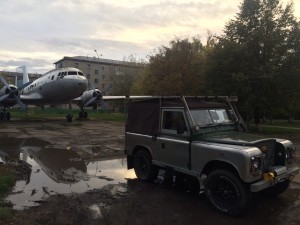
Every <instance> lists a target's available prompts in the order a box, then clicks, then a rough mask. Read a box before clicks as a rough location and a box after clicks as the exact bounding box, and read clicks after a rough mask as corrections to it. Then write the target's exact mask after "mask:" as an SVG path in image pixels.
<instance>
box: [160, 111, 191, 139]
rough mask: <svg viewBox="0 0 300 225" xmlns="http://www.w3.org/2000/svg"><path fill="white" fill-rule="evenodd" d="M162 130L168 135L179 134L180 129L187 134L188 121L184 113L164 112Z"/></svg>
mask: <svg viewBox="0 0 300 225" xmlns="http://www.w3.org/2000/svg"><path fill="white" fill-rule="evenodd" d="M162 119H163V121H162V130H164V131H165V132H168V133H172V134H177V131H178V130H179V129H181V130H183V132H184V133H186V132H187V126H186V121H185V119H184V116H183V112H178V111H167V110H165V111H163V117H162Z"/></svg>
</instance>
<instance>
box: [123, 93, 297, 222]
mask: <svg viewBox="0 0 300 225" xmlns="http://www.w3.org/2000/svg"><path fill="white" fill-rule="evenodd" d="M212 99H213V101H212ZM125 142H126V144H125V154H126V155H127V165H128V169H131V168H134V170H135V173H136V176H137V177H138V178H139V179H140V180H143V181H153V180H154V179H156V177H157V175H158V172H159V169H163V170H171V171H173V172H174V173H176V174H177V175H178V177H180V176H182V175H185V176H188V177H192V178H194V179H195V180H197V182H199V187H203V191H204V192H205V195H206V197H207V199H208V200H209V202H210V204H211V205H212V206H213V208H215V209H217V210H219V211H221V212H223V213H226V214H229V215H234V216H236V215H239V214H241V213H242V212H243V211H244V210H245V209H246V208H247V205H248V202H249V200H250V198H251V193H253V192H263V193H264V194H266V195H271V196H272V195H278V194H280V193H282V192H284V191H285V190H286V189H287V188H288V186H289V182H290V179H292V178H293V177H294V176H295V175H296V174H298V172H299V169H298V168H289V167H288V165H289V162H290V161H291V160H292V159H293V158H294V157H295V148H294V147H293V145H292V143H291V142H290V141H288V140H283V139H276V138H263V139H262V138H261V137H260V136H256V135H251V134H248V133H245V132H243V122H242V119H241V117H240V116H239V114H238V112H237V110H236V107H234V104H233V102H231V101H230V98H228V97H215V98H209V97H154V98H150V99H146V100H139V101H132V102H130V103H129V104H128V118H127V123H126V134H125Z"/></svg>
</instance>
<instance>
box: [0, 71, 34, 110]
mask: <svg viewBox="0 0 300 225" xmlns="http://www.w3.org/2000/svg"><path fill="white" fill-rule="evenodd" d="M0 80H1V82H2V83H3V84H4V85H5V86H6V88H7V90H8V91H9V93H8V94H5V95H3V96H1V97H0V102H2V101H4V100H5V99H7V98H8V97H9V96H13V98H14V99H15V101H16V102H17V103H18V105H19V106H20V107H21V108H22V109H26V105H25V104H24V103H23V102H22V101H21V99H20V97H19V96H18V95H17V94H16V93H18V92H19V91H20V90H22V89H24V88H25V87H27V86H28V85H30V84H31V82H27V83H26V84H23V85H22V86H20V87H18V88H16V89H12V88H11V87H10V86H9V84H8V83H7V82H6V80H5V79H4V78H3V77H2V76H0Z"/></svg>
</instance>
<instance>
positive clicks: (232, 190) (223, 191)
mask: <svg viewBox="0 0 300 225" xmlns="http://www.w3.org/2000/svg"><path fill="white" fill-rule="evenodd" d="M209 195H210V197H211V200H212V201H213V203H214V205H215V206H216V207H217V208H220V209H223V210H224V208H225V209H230V208H232V207H234V206H235V205H236V203H237V201H238V199H239V192H238V189H237V187H236V185H235V184H234V183H233V182H232V181H231V180H229V179H228V178H227V177H224V176H220V177H217V178H216V179H215V181H214V182H213V183H212V184H211V186H210V188H209Z"/></svg>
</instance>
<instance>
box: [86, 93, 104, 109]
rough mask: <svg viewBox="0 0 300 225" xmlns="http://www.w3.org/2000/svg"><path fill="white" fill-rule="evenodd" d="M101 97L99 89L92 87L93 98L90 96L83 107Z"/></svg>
mask: <svg viewBox="0 0 300 225" xmlns="http://www.w3.org/2000/svg"><path fill="white" fill-rule="evenodd" d="M101 97H102V94H101V92H100V91H99V90H96V89H94V92H93V98H91V99H90V100H88V101H87V102H86V103H85V104H84V107H87V106H88V105H90V104H92V103H93V102H94V101H96V100H100V99H101Z"/></svg>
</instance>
